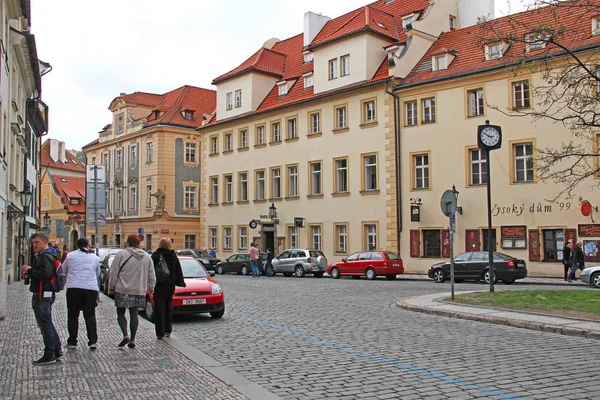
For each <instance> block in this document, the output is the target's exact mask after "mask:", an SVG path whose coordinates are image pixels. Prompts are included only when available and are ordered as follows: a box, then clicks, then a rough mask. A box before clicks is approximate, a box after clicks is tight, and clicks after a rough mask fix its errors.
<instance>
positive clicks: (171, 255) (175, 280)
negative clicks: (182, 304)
mask: <svg viewBox="0 0 600 400" xmlns="http://www.w3.org/2000/svg"><path fill="white" fill-rule="evenodd" d="M161 256H162V257H163V258H164V259H165V262H166V263H167V267H168V268H169V276H168V277H166V278H165V280H164V281H162V282H157V283H156V286H154V330H155V331H156V337H157V338H158V339H162V338H164V337H165V336H166V337H169V336H171V332H172V331H173V325H172V320H173V294H174V293H175V286H179V287H185V281H184V280H183V272H182V271H181V263H180V262H179V258H177V254H175V251H174V250H172V249H171V239H169V238H168V237H164V238H162V239H160V241H159V242H158V248H157V249H156V251H155V252H154V253H152V261H153V262H154V267H155V268H156V266H157V265H158V262H159V260H160V257H161Z"/></svg>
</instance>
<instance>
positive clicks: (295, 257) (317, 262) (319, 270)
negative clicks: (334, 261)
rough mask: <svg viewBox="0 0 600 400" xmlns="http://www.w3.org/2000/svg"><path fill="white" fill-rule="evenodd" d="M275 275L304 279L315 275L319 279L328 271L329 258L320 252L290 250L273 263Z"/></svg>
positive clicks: (276, 258)
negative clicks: (307, 275) (306, 276)
mask: <svg viewBox="0 0 600 400" xmlns="http://www.w3.org/2000/svg"><path fill="white" fill-rule="evenodd" d="M272 263H273V270H274V271H273V273H274V274H276V273H278V272H279V273H282V274H283V276H292V274H294V275H296V276H297V277H298V278H302V277H303V276H304V275H306V274H313V275H314V276H316V277H317V278H320V277H322V276H323V274H324V273H325V272H326V271H327V258H326V257H325V254H323V252H322V251H320V250H310V249H289V250H285V251H284V252H282V253H281V254H280V255H278V256H277V257H275V258H274V259H273V261H272Z"/></svg>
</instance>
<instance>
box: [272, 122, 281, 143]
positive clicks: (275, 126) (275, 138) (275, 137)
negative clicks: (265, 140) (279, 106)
mask: <svg viewBox="0 0 600 400" xmlns="http://www.w3.org/2000/svg"><path fill="white" fill-rule="evenodd" d="M271 142H281V124H280V123H279V122H273V123H272V124H271Z"/></svg>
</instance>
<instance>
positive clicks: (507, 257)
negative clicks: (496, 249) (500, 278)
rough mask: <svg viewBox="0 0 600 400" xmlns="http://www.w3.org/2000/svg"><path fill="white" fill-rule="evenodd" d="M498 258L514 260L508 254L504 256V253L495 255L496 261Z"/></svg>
mask: <svg viewBox="0 0 600 400" xmlns="http://www.w3.org/2000/svg"><path fill="white" fill-rule="evenodd" d="M496 257H500V258H501V259H503V260H512V259H513V258H514V257H512V256H509V255H508V254H504V253H494V259H496Z"/></svg>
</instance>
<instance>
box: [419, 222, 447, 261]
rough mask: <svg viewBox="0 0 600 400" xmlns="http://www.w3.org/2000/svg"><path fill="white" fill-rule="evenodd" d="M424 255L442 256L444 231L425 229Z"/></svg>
mask: <svg viewBox="0 0 600 400" xmlns="http://www.w3.org/2000/svg"><path fill="white" fill-rule="evenodd" d="M422 232H423V257H433V258H440V257H441V256H442V232H441V231H440V230H437V229H435V230H423V231H422Z"/></svg>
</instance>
